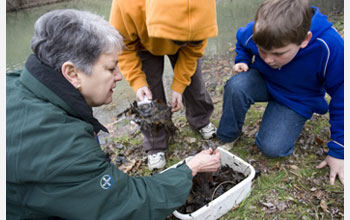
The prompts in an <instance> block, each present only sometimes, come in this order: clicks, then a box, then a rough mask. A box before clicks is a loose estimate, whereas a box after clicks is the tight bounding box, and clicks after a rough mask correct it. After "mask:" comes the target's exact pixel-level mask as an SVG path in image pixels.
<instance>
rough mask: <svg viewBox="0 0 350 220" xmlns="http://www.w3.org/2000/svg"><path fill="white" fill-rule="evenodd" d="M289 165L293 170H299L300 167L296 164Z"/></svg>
mask: <svg viewBox="0 0 350 220" xmlns="http://www.w3.org/2000/svg"><path fill="white" fill-rule="evenodd" d="M289 167H290V168H291V169H293V170H299V167H298V166H296V165H290V166H289Z"/></svg>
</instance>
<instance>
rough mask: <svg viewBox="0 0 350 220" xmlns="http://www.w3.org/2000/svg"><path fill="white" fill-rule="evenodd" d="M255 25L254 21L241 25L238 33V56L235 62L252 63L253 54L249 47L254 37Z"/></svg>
mask: <svg viewBox="0 0 350 220" xmlns="http://www.w3.org/2000/svg"><path fill="white" fill-rule="evenodd" d="M253 25H254V22H250V23H249V24H247V26H245V27H241V28H239V29H238V31H237V34H236V39H237V42H236V53H237V55H236V58H235V63H246V64H248V65H249V64H250V63H251V61H252V56H253V54H252V53H251V51H250V50H249V48H248V43H249V41H251V40H252V37H253Z"/></svg>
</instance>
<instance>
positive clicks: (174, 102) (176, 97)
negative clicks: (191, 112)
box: [171, 91, 182, 112]
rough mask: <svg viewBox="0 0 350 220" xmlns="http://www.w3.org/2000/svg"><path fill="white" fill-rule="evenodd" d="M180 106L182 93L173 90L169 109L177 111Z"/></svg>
mask: <svg viewBox="0 0 350 220" xmlns="http://www.w3.org/2000/svg"><path fill="white" fill-rule="evenodd" d="M181 108H182V94H180V93H178V92H175V91H173V94H172V98H171V111H172V112H177V111H179V110H180V109H181Z"/></svg>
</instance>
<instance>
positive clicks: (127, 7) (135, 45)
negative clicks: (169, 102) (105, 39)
mask: <svg viewBox="0 0 350 220" xmlns="http://www.w3.org/2000/svg"><path fill="white" fill-rule="evenodd" d="M110 22H111V24H112V25H113V26H114V27H115V28H116V29H117V30H118V31H119V32H120V34H121V35H122V36H123V37H124V43H125V45H126V48H125V49H124V50H123V52H122V53H121V54H120V55H119V67H120V70H121V72H122V74H123V75H124V77H125V79H126V80H127V81H128V82H129V84H130V85H131V87H132V88H133V89H134V90H135V91H137V89H139V88H140V87H143V86H148V84H147V82H146V75H145V73H144V72H143V71H142V70H141V60H140V58H139V57H138V55H137V51H138V50H147V51H149V52H150V53H152V54H154V55H172V54H176V53H177V52H179V55H178V58H177V62H176V64H175V67H174V78H173V82H172V85H171V89H172V90H174V91H176V92H179V93H183V91H184V90H185V88H186V87H187V86H188V85H189V84H190V83H191V76H192V75H193V74H194V72H195V70H196V68H197V60H198V59H199V58H200V57H202V56H203V54H204V51H205V47H206V45H207V43H208V42H207V41H208V40H207V39H208V38H210V37H214V36H216V35H217V34H218V29H217V23H216V7H215V0H166V1H165V0H113V3H112V8H111V14H110ZM171 40H178V41H198V40H203V42H202V43H201V44H199V45H191V44H187V45H186V46H182V47H181V46H178V45H176V44H175V43H173V42H172V41H171Z"/></svg>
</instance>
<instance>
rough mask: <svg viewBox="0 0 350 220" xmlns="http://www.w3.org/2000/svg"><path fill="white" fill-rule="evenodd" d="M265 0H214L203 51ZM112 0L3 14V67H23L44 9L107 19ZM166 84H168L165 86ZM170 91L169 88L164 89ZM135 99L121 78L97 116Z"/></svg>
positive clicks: (229, 37) (223, 48)
mask: <svg viewBox="0 0 350 220" xmlns="http://www.w3.org/2000/svg"><path fill="white" fill-rule="evenodd" d="M263 1H264V0H245V1H242V0H217V22H218V27H219V35H218V36H217V37H215V38H212V39H209V44H208V47H207V50H206V54H221V53H226V52H228V51H229V48H232V47H234V45H235V35H236V31H237V29H238V28H239V27H242V26H244V25H246V24H247V23H248V22H250V21H252V20H253V19H254V16H255V12H256V10H257V8H258V6H259V5H260V4H261V3H262V2H263ZM111 3H112V0H100V1H94V0H72V1H68V2H61V3H57V4H53V5H45V6H42V7H38V8H31V9H25V10H21V11H19V12H11V13H7V14H6V70H7V71H9V70H13V69H19V68H23V66H24V62H25V61H26V59H27V57H28V55H29V54H30V53H31V49H30V42H31V38H32V35H33V27H34V22H35V21H36V20H37V19H38V18H39V17H40V16H41V15H42V14H44V13H45V12H48V11H50V10H53V9H62V8H77V9H81V10H89V11H91V12H94V13H96V14H99V15H101V16H103V17H105V18H106V19H107V20H108V17H109V11H110V5H111ZM311 4H312V5H315V6H318V7H320V9H321V11H322V12H323V13H326V14H329V13H332V12H334V11H336V12H339V11H343V10H344V1H343V0H332V1H329V0H311ZM165 68H166V74H165V76H164V81H165V84H166V85H169V84H170V83H171V81H172V70H171V68H170V65H169V63H168V61H167V60H166V66H165ZM168 87H169V86H168ZM167 94H169V90H168V91H167ZM134 99H135V93H134V92H133V90H132V89H131V88H130V87H129V85H128V84H127V83H126V82H125V81H124V80H123V81H121V82H119V83H118V84H117V88H116V91H115V93H114V95H113V102H112V104H110V105H107V106H103V107H99V108H95V109H94V113H95V115H96V117H97V118H98V119H99V120H100V121H101V122H102V123H104V124H107V123H110V122H112V121H113V120H114V119H113V117H115V116H116V115H117V114H118V113H119V112H121V111H122V110H123V109H125V108H126V107H128V106H129V104H130V103H131V102H132V101H133V100H134Z"/></svg>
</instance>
